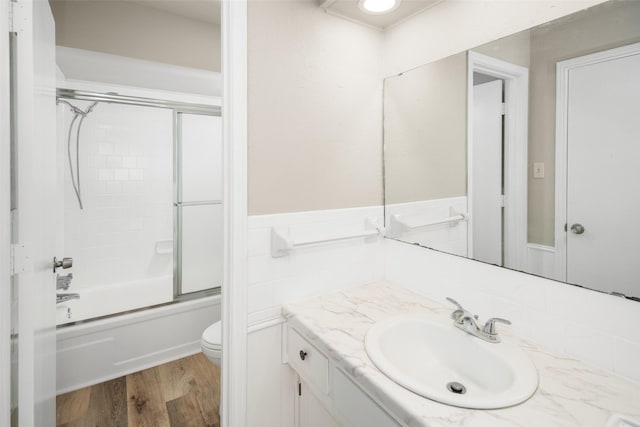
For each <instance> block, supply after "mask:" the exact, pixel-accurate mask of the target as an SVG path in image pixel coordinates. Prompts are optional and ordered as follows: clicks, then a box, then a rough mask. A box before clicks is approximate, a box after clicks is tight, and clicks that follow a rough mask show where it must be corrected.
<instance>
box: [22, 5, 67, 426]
mask: <svg viewBox="0 0 640 427" xmlns="http://www.w3.org/2000/svg"><path fill="white" fill-rule="evenodd" d="M14 30H15V31H16V32H17V35H16V36H15V44H14V46H15V55H14V56H13V58H12V60H13V62H14V69H15V74H14V76H15V78H14V79H13V82H12V84H13V86H14V88H15V92H14V93H15V101H14V104H13V109H14V113H15V114H14V117H15V119H14V121H13V126H14V127H13V129H14V135H15V139H14V145H13V147H14V150H15V156H14V162H13V166H14V170H15V173H14V182H15V186H14V195H13V226H12V227H13V233H12V240H13V242H14V244H15V247H16V248H17V249H16V251H15V267H14V269H15V271H14V276H13V286H14V290H15V292H14V298H17V300H16V301H14V309H16V308H17V316H15V317H17V324H14V325H13V327H14V331H13V332H14V333H16V334H17V346H16V347H17V363H18V369H17V375H18V378H17V380H18V389H17V405H18V408H17V412H18V422H19V425H20V427H23V426H25V427H30V426H37V427H41V426H53V425H55V372H56V369H55V368H56V365H55V360H56V357H55V356H56V342H55V292H56V290H55V275H54V273H53V265H52V259H53V256H54V255H56V254H55V230H56V227H59V226H60V224H57V223H56V218H57V217H56V215H54V209H53V208H54V206H55V200H56V196H57V194H56V140H55V137H56V121H55V119H56V99H55V86H56V84H55V83H56V80H55V79H56V68H55V32H54V21H53V16H52V15H51V10H50V9H49V3H48V1H46V0H20V1H18V3H17V4H16V5H15V9H14ZM58 256H60V255H58ZM12 380H15V378H12Z"/></svg>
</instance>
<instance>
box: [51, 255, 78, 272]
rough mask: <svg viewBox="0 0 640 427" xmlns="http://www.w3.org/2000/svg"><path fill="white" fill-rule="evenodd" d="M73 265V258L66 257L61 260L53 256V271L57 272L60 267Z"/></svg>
mask: <svg viewBox="0 0 640 427" xmlns="http://www.w3.org/2000/svg"><path fill="white" fill-rule="evenodd" d="M71 267H73V258H67V257H64V258H62V259H61V260H59V259H58V258H56V257H53V272H54V273H55V272H56V270H57V269H58V268H64V269H67V268H71Z"/></svg>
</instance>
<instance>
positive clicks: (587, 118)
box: [561, 44, 640, 295]
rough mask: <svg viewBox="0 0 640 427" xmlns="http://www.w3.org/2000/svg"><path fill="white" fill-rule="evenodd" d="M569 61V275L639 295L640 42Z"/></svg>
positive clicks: (591, 284)
mask: <svg viewBox="0 0 640 427" xmlns="http://www.w3.org/2000/svg"><path fill="white" fill-rule="evenodd" d="M566 62H569V63H570V68H569V69H568V71H567V73H566V76H567V80H566V84H567V88H568V91H567V94H568V96H567V98H566V100H567V101H566V112H567V115H566V117H567V121H566V138H567V140H566V142H567V145H566V149H567V159H568V161H567V198H566V209H567V216H566V224H567V232H566V280H567V281H568V282H570V283H580V284H581V285H584V286H588V287H593V288H599V289H601V290H604V291H605V292H611V291H615V292H618V293H623V294H625V295H637V294H638V292H639V290H640V262H639V261H640V221H638V218H639V217H640V197H638V195H640V168H639V167H638V159H640V121H639V120H638V119H639V118H640V102H639V101H640V77H639V76H640V44H636V45H631V46H628V47H625V48H619V49H614V50H610V51H604V52H599V53H597V54H593V55H588V56H585V57H581V58H575V59H573V60H570V61H566ZM561 66H562V63H561ZM603 266H606V268H603Z"/></svg>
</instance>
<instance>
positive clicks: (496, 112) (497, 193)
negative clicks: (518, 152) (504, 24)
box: [470, 73, 504, 266]
mask: <svg viewBox="0 0 640 427" xmlns="http://www.w3.org/2000/svg"><path fill="white" fill-rule="evenodd" d="M473 81H474V86H473V150H472V159H471V174H472V186H473V192H472V193H471V201H470V203H471V204H472V212H473V215H472V217H471V221H472V224H473V225H472V227H471V229H472V233H473V235H472V242H473V243H472V248H471V251H472V256H473V258H475V259H477V260H480V261H484V262H488V263H490V264H495V265H500V266H501V265H502V264H503V257H502V246H503V245H502V227H503V221H502V210H503V197H502V196H503V192H502V188H503V185H502V182H503V167H502V166H503V140H504V139H503V123H502V117H503V111H504V110H503V86H504V82H503V81H502V80H500V79H497V78H495V77H490V76H486V75H484V74H480V73H474V76H473Z"/></svg>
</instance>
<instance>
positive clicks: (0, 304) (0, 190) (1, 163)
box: [0, 1, 11, 426]
mask: <svg viewBox="0 0 640 427" xmlns="http://www.w3.org/2000/svg"><path fill="white" fill-rule="evenodd" d="M0 34H3V35H4V36H5V37H4V38H3V39H2V44H3V45H2V48H1V49H0V51H1V52H3V54H2V55H1V56H0V76H1V77H0V79H1V80H0V360H1V361H2V363H1V364H0V378H11V291H10V283H11V265H10V257H11V212H10V209H11V203H10V200H11V172H10V171H11V155H10V153H11V149H10V145H11V132H10V127H9V126H10V109H11V105H10V100H9V98H10V84H11V83H10V79H9V69H10V58H9V37H8V34H9V2H8V1H3V2H0ZM0 425H4V426H8V425H11V382H10V381H2V382H0Z"/></svg>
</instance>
